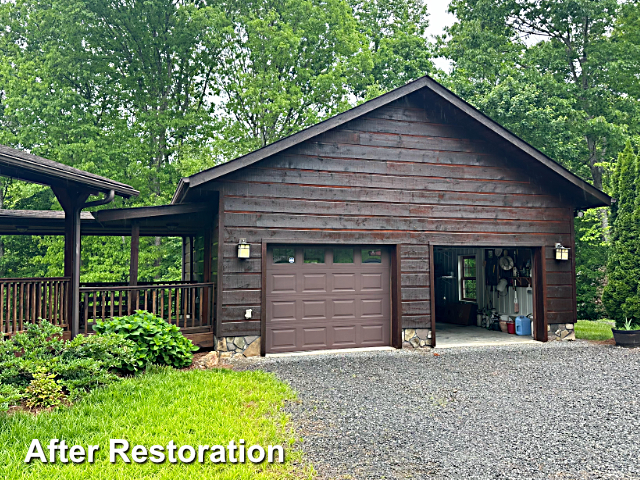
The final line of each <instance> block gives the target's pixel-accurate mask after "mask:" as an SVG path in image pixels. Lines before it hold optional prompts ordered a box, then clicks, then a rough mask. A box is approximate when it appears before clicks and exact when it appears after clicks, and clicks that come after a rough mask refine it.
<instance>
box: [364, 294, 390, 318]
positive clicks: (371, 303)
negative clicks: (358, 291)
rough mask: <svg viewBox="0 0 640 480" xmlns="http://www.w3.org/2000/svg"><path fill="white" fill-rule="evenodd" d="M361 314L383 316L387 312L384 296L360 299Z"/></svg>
mask: <svg viewBox="0 0 640 480" xmlns="http://www.w3.org/2000/svg"><path fill="white" fill-rule="evenodd" d="M360 307H361V310H360V311H361V314H360V315H361V316H362V318H367V317H382V316H384V314H385V311H384V300H383V299H382V298H368V299H362V300H360Z"/></svg>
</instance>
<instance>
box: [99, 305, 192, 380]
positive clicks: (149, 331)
mask: <svg viewBox="0 0 640 480" xmlns="http://www.w3.org/2000/svg"><path fill="white" fill-rule="evenodd" d="M93 329H94V330H95V331H96V332H98V333H100V334H106V333H115V334H118V335H122V336H123V337H124V338H126V339H128V340H131V341H133V342H134V343H135V344H136V345H137V350H136V352H135V356H136V361H135V362H134V363H133V364H129V365H127V368H128V370H129V371H137V370H140V369H143V368H145V367H146V365H147V364H149V363H153V364H158V365H169V366H172V367H174V368H184V367H187V366H189V365H191V361H192V359H193V352H195V351H196V350H198V347H196V346H194V345H193V343H191V340H189V339H187V338H185V337H184V336H183V335H182V332H180V329H179V328H178V327H177V326H175V325H170V324H169V323H167V322H165V321H164V320H162V319H161V318H159V317H157V316H155V315H153V314H152V313H149V312H146V311H144V310H138V311H137V312H136V313H134V314H133V315H129V316H126V317H116V318H113V319H111V320H106V321H102V320H97V321H96V323H95V325H94V327H93Z"/></svg>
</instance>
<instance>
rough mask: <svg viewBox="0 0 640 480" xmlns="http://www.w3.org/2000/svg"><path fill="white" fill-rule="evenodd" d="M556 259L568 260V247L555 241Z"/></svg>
mask: <svg viewBox="0 0 640 480" xmlns="http://www.w3.org/2000/svg"><path fill="white" fill-rule="evenodd" d="M556 260H569V249H568V248H567V247H563V246H562V244H561V243H556Z"/></svg>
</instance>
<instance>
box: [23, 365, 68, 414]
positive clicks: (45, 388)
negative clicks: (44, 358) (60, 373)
mask: <svg viewBox="0 0 640 480" xmlns="http://www.w3.org/2000/svg"><path fill="white" fill-rule="evenodd" d="M55 378H56V374H55V373H47V370H46V369H45V368H44V367H41V368H38V370H37V371H36V372H34V373H33V380H31V382H30V383H29V386H28V387H27V388H26V390H25V392H24V396H25V398H26V399H27V400H26V402H25V403H26V405H27V407H29V408H39V407H42V408H48V407H57V406H58V405H60V403H61V402H62V399H63V398H64V392H63V391H62V386H61V385H60V384H59V383H58V382H57V381H56V380H55Z"/></svg>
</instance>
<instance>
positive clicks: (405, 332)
mask: <svg viewBox="0 0 640 480" xmlns="http://www.w3.org/2000/svg"><path fill="white" fill-rule="evenodd" d="M420 347H431V329H429V328H403V329H402V348H420Z"/></svg>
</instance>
